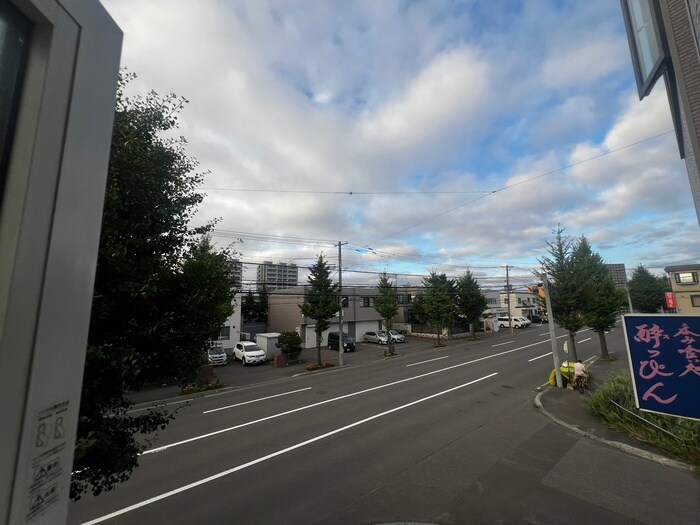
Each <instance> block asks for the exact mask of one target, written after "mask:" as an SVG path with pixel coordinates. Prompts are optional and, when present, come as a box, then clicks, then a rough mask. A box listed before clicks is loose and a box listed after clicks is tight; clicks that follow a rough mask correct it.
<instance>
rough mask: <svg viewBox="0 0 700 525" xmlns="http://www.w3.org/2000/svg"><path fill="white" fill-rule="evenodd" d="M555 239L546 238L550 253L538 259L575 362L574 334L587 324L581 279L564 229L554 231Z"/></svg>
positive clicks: (559, 323)
mask: <svg viewBox="0 0 700 525" xmlns="http://www.w3.org/2000/svg"><path fill="white" fill-rule="evenodd" d="M553 234H554V240H553V241H547V247H548V252H549V256H548V257H542V258H541V259H540V260H539V262H540V264H541V266H542V268H543V270H544V271H545V272H546V273H547V278H548V279H549V282H550V287H549V290H550V301H551V303H552V315H553V316H554V321H555V322H556V323H557V324H558V325H559V326H561V327H562V328H565V329H566V330H567V331H568V332H569V346H570V351H571V360H573V361H576V359H577V355H576V343H575V335H576V332H578V331H579V330H580V329H581V328H583V326H584V321H583V314H582V311H581V307H582V301H583V298H582V290H581V282H580V280H579V279H577V276H576V271H575V268H574V262H573V251H574V245H573V242H572V241H571V239H569V238H568V237H567V236H565V235H564V229H563V228H561V227H557V229H555V230H554V231H553Z"/></svg>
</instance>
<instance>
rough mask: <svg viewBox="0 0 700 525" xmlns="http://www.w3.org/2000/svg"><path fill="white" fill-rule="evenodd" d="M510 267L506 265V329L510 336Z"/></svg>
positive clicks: (511, 329) (511, 320) (511, 323)
mask: <svg viewBox="0 0 700 525" xmlns="http://www.w3.org/2000/svg"><path fill="white" fill-rule="evenodd" d="M509 270H510V266H508V265H507V264H506V304H508V329H509V330H510V334H511V335H513V318H512V317H511V316H510V275H509V273H508V272H509Z"/></svg>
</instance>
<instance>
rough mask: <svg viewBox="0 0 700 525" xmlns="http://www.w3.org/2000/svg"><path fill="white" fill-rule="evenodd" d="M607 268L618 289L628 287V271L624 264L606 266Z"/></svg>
mask: <svg viewBox="0 0 700 525" xmlns="http://www.w3.org/2000/svg"><path fill="white" fill-rule="evenodd" d="M605 267H606V268H607V269H608V273H609V274H610V278H611V279H612V280H613V282H614V283H615V286H616V287H617V288H624V287H625V286H627V270H626V269H625V265H624V264H606V265H605Z"/></svg>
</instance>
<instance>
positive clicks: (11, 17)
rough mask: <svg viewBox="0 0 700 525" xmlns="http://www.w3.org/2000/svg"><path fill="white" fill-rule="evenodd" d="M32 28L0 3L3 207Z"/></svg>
mask: <svg viewBox="0 0 700 525" xmlns="http://www.w3.org/2000/svg"><path fill="white" fill-rule="evenodd" d="M31 29H32V24H31V22H30V21H29V20H28V19H27V18H26V17H25V16H24V15H22V13H20V12H19V11H18V10H17V8H15V7H14V6H12V5H11V4H9V3H7V2H2V3H0V79H2V81H0V206H1V205H2V201H3V195H4V193H5V179H6V178H7V167H8V164H9V161H10V147H11V146H12V137H13V135H14V128H15V119H16V117H17V109H18V106H19V98H20V94H21V92H22V79H23V77H24V68H25V65H26V62H27V50H28V49H29V39H30V35H31Z"/></svg>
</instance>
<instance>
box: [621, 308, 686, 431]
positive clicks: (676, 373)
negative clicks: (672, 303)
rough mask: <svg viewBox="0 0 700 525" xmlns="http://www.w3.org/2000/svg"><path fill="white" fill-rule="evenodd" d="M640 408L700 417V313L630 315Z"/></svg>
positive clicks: (631, 352)
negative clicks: (699, 400)
mask: <svg viewBox="0 0 700 525" xmlns="http://www.w3.org/2000/svg"><path fill="white" fill-rule="evenodd" d="M624 326H625V337H626V340H627V348H628V350H629V358H630V368H631V371H632V378H633V380H634V387H635V395H636V401H637V406H638V407H639V409H640V410H646V411H649V412H658V413H662V414H669V415H674V416H680V417H688V418H692V419H700V403H698V402H697V400H698V399H700V349H699V347H700V316H682V315H626V316H624Z"/></svg>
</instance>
